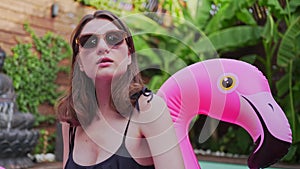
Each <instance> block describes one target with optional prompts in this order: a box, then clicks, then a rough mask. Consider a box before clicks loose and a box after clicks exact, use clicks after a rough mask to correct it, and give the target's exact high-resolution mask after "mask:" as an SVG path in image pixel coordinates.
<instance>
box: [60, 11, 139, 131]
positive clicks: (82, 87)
mask: <svg viewBox="0 0 300 169" xmlns="http://www.w3.org/2000/svg"><path fill="white" fill-rule="evenodd" d="M99 18H102V19H108V20H109V21H111V22H112V23H113V24H115V25H116V26H117V27H118V28H119V29H121V30H123V31H125V32H127V37H126V38H125V41H126V44H127V46H128V49H129V52H130V54H131V60H132V61H131V64H130V65H128V69H127V71H126V73H125V74H124V75H122V76H120V77H119V78H118V79H117V82H115V83H113V84H112V85H113V86H112V94H111V98H110V99H111V104H112V106H113V107H114V108H115V109H116V110H117V112H119V113H120V114H122V115H125V116H126V115H128V114H129V113H130V112H131V111H132V110H133V107H134V104H135V102H136V100H131V99H130V96H131V95H133V94H134V93H136V92H138V91H140V90H142V87H143V82H142V79H141V76H140V73H139V69H138V65H137V58H136V54H135V48H134V43H133V39H132V36H131V33H130V31H129V29H128V28H127V26H126V25H125V24H124V23H123V22H122V21H121V19H119V18H118V17H117V16H116V15H114V14H113V13H111V12H109V11H105V10H99V11H95V12H94V14H88V15H85V16H84V17H83V18H82V19H81V21H80V22H79V24H78V25H77V27H76V28H75V30H74V31H73V33H72V36H71V39H70V43H71V45H72V50H73V57H72V65H71V72H70V73H71V74H70V79H69V89H68V91H67V93H66V95H64V96H63V97H62V98H60V99H59V101H58V104H57V106H56V109H57V114H58V119H59V120H60V121H63V122H68V123H70V124H71V125H72V126H78V125H89V124H90V122H91V121H92V120H93V119H94V118H95V117H96V118H97V117H98V116H97V109H98V104H97V99H96V94H95V87H94V84H93V82H92V80H91V79H90V78H88V77H87V76H86V74H85V73H84V72H82V71H80V70H79V65H78V63H77V55H78V52H79V45H78V44H77V43H76V39H77V38H78V36H79V35H80V34H81V31H82V29H83V27H84V26H85V25H86V24H87V23H88V22H89V21H91V20H93V19H99ZM91 89H92V90H91ZM93 98H95V99H93ZM74 101H76V103H74ZM79 119H80V122H79Z"/></svg>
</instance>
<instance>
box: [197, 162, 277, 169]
mask: <svg viewBox="0 0 300 169" xmlns="http://www.w3.org/2000/svg"><path fill="white" fill-rule="evenodd" d="M199 163H200V166H201V169H249V168H248V166H246V165H239V164H228V163H227V164H226V163H218V162H209V161H199ZM265 169H281V168H265Z"/></svg>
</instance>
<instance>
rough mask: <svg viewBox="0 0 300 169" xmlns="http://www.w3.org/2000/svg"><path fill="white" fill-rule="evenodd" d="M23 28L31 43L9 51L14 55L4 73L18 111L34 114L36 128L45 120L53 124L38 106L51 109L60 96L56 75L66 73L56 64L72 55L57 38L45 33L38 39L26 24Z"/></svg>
mask: <svg viewBox="0 0 300 169" xmlns="http://www.w3.org/2000/svg"><path fill="white" fill-rule="evenodd" d="M24 28H25V30H26V31H27V32H28V33H29V34H30V36H31V38H32V43H22V42H19V43H18V44H17V45H16V46H15V47H13V48H12V52H13V54H12V56H8V57H7V59H6V61H5V64H4V72H5V73H6V74H7V75H8V76H10V77H11V78H12V80H13V85H14V87H15V92H16V94H17V100H16V102H17V106H18V109H19V110H20V111H21V112H30V113H32V114H34V115H35V117H36V123H35V125H38V124H39V123H40V122H42V121H46V120H47V121H48V119H49V120H50V121H53V117H49V118H45V116H42V115H41V114H40V113H39V112H38V106H39V105H40V104H43V103H47V104H50V105H54V103H55V101H56V100H57V98H58V96H59V95H60V93H59V92H58V90H57V88H58V85H57V84H56V83H55V80H56V78H57V73H58V72H59V71H66V70H67V69H66V68H65V67H62V66H61V67H60V66H58V63H59V62H60V61H61V60H62V59H65V58H67V57H69V56H70V55H71V49H70V47H69V45H68V43H67V42H66V41H65V40H64V39H63V38H62V37H60V36H57V35H54V34H53V33H51V32H48V33H46V34H45V35H44V36H43V37H38V36H37V35H36V34H35V32H34V31H33V30H32V29H31V28H30V27H29V25H28V24H25V25H24ZM51 119H52V120H51Z"/></svg>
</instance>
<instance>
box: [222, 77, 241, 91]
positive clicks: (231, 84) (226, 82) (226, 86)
mask: <svg viewBox="0 0 300 169" xmlns="http://www.w3.org/2000/svg"><path fill="white" fill-rule="evenodd" d="M237 85H238V81H237V78H236V76H235V75H234V74H227V75H222V76H221V77H220V78H219V84H218V86H219V89H220V90H221V91H222V92H225V93H228V92H229V93H230V92H232V91H233V90H234V89H235V88H236V87H237Z"/></svg>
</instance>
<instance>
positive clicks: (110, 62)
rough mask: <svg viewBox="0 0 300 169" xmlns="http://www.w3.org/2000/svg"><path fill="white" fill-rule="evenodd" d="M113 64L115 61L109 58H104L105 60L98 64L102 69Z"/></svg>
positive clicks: (100, 60)
mask: <svg viewBox="0 0 300 169" xmlns="http://www.w3.org/2000/svg"><path fill="white" fill-rule="evenodd" d="M112 63H113V60H111V59H110V58H108V57H104V58H101V59H99V60H98V61H97V63H96V64H97V65H99V66H100V67H107V66H109V65H111V64H112Z"/></svg>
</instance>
